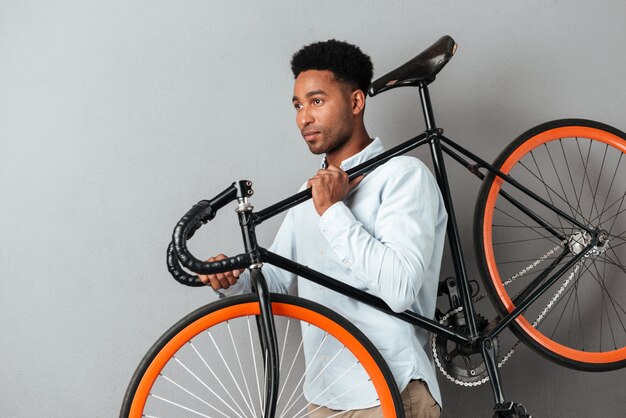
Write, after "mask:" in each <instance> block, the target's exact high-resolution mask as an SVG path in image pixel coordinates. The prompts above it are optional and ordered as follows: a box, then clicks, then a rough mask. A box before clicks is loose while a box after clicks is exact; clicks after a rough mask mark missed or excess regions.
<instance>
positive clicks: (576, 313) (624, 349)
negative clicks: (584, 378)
mask: <svg viewBox="0 0 626 418" xmlns="http://www.w3.org/2000/svg"><path fill="white" fill-rule="evenodd" d="M625 153H626V134H624V133H623V132H621V131H619V130H617V129H615V128H612V127H610V126H608V125H605V124H602V123H598V122H593V121H589V120H581V119H565V120H557V121H552V122H548V123H544V124H542V125H539V126H537V127H535V128H533V129H530V130H529V131H527V132H525V133H524V134H522V135H521V136H519V137H518V138H517V139H516V140H515V141H513V142H512V143H511V144H510V145H509V146H508V147H507V148H506V149H505V150H504V151H503V152H502V153H501V154H500V156H499V157H498V158H497V159H496V161H495V163H494V166H495V167H496V168H497V169H498V170H500V171H502V172H504V173H506V174H509V175H511V176H512V177H513V178H514V179H515V180H517V181H518V182H519V183H521V184H522V185H524V186H525V187H527V188H528V189H530V190H531V191H533V192H534V193H536V194H537V195H539V196H540V197H541V198H543V199H544V200H546V201H548V202H549V203H551V204H552V205H554V206H556V207H558V208H559V209H561V210H562V211H563V212H565V213H566V214H568V215H570V217H572V218H574V219H575V220H577V221H579V222H581V223H582V224H584V225H585V226H586V227H589V228H591V229H595V228H599V229H604V230H606V231H607V232H608V234H609V236H608V241H606V244H605V245H598V246H595V247H594V248H593V249H592V251H591V252H590V253H588V254H587V256H585V257H583V258H582V259H581V260H580V262H579V263H577V264H576V265H575V266H573V267H572V268H571V269H569V270H568V271H566V272H564V274H563V275H562V276H561V277H560V278H559V279H558V280H557V281H556V282H555V283H554V284H553V285H552V286H551V287H550V288H549V289H547V291H546V292H545V293H544V294H543V295H541V296H540V297H539V298H538V299H537V300H536V301H535V302H533V304H531V306H530V307H529V308H528V309H527V310H526V311H525V312H524V314H523V316H520V317H518V318H517V320H516V321H514V322H513V323H512V330H513V332H514V333H515V334H516V335H517V337H518V338H519V339H520V340H522V341H523V342H524V343H526V344H527V345H528V346H530V347H531V348H533V349H535V350H536V351H537V352H539V353H541V354H542V355H544V356H546V357H547V358H549V359H551V360H553V361H555V362H557V363H559V364H562V365H564V366H567V367H570V368H574V369H579V370H587V371H605V370H613V369H618V368H621V367H624V366H626V325H625V324H626V267H625V266H626V252H625V251H626V245H623V244H624V243H625V242H626V233H625V231H626V210H625V208H626V202H624V200H625V199H624V198H625V196H626V185H625V179H626V161H625V160H626V158H622V157H626V156H625V155H624V154H625ZM503 192H506V193H508V194H509V195H510V196H511V197H513V198H514V199H515V200H517V201H518V202H519V203H521V204H522V205H523V206H524V207H526V208H528V209H530V210H531V211H532V212H533V214H534V215H536V217H535V219H533V216H529V215H528V214H525V213H523V212H522V211H521V210H520V209H519V208H517V207H515V206H514V205H513V204H511V202H510V201H507V199H506V198H505V197H503V194H502V193H503ZM622 203H624V204H623V205H622ZM538 219H539V220H538ZM546 226H547V228H546ZM590 237H591V236H590V235H589V234H588V233H587V232H585V231H584V230H582V229H581V228H579V227H576V226H575V224H574V223H572V222H569V221H568V220H567V219H566V218H565V217H563V216H559V215H557V214H556V213H555V212H554V211H550V210H548V209H546V208H545V206H542V205H541V204H539V203H538V202H536V201H534V200H532V199H530V198H529V197H528V196H527V195H523V194H522V193H521V192H520V191H518V190H517V189H515V188H514V187H513V186H511V185H510V184H508V183H502V180H501V179H500V178H499V177H497V176H495V175H494V174H492V173H489V174H488V175H487V176H486V178H485V180H484V182H483V185H482V187H481V190H480V193H479V196H478V200H477V202H476V210H475V219H474V240H475V241H474V245H475V250H476V255H477V257H478V266H479V269H480V272H481V276H482V278H483V281H484V284H485V288H486V290H487V293H488V295H489V297H490V298H491V301H492V302H493V304H494V305H495V307H496V308H497V309H498V311H499V313H500V314H501V315H506V314H508V313H509V312H511V311H512V310H513V309H514V308H515V307H516V300H515V297H516V296H518V295H519V294H520V293H521V292H522V290H523V289H525V288H526V287H527V286H528V285H529V283H531V282H532V281H533V280H534V279H537V280H536V282H539V281H540V280H541V279H539V277H540V274H539V272H541V271H542V268H543V267H547V266H548V265H550V263H555V265H556V266H557V267H556V268H554V270H553V271H557V270H558V269H559V267H561V266H562V265H564V264H565V263H566V262H567V261H569V260H571V258H572V257H573V256H574V255H575V254H578V253H580V251H581V249H582V248H584V247H585V246H586V245H587V243H588V242H590ZM542 257H543V258H542ZM535 263H538V264H537V265H535ZM520 273H522V274H520ZM511 279H513V280H511ZM505 283H506V284H507V286H506V288H505ZM559 291H560V293H559ZM518 301H519V300H518ZM537 318H541V320H540V321H539V322H537Z"/></svg>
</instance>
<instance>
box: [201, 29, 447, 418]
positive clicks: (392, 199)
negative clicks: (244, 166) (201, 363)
mask: <svg viewBox="0 0 626 418" xmlns="http://www.w3.org/2000/svg"><path fill="white" fill-rule="evenodd" d="M291 68H292V71H293V74H294V77H295V84H294V94H293V105H294V108H295V110H296V123H297V125H298V128H299V129H300V131H301V133H302V137H303V138H304V140H305V142H306V144H307V146H308V147H309V150H310V151H311V152H312V153H314V154H320V155H321V154H323V155H324V160H323V163H322V168H321V169H320V170H319V171H318V172H317V173H316V174H315V175H314V176H312V177H311V178H310V179H309V180H308V181H307V183H306V184H305V185H304V186H303V188H305V187H310V188H312V194H313V199H312V200H309V201H307V202H305V203H303V204H301V205H298V206H296V207H294V208H292V209H291V210H290V211H289V212H288V213H287V216H286V218H285V220H284V222H283V224H282V225H281V227H280V229H279V231H278V234H277V236H276V239H275V241H274V243H273V244H272V247H271V248H270V250H271V251H273V252H276V253H278V254H280V255H282V256H284V257H287V258H290V259H293V260H295V261H297V262H299V263H301V264H304V265H307V266H309V267H311V268H313V269H315V270H318V271H320V272H322V273H324V274H327V275H329V276H331V277H335V278H337V279H339V280H342V281H344V282H346V283H347V284H349V285H351V286H354V287H357V288H359V289H363V290H365V291H367V292H369V293H371V294H372V295H375V296H377V297H379V298H381V299H383V300H384V301H385V302H386V303H387V304H388V305H389V306H390V307H391V309H393V310H394V311H396V312H401V311H404V310H407V309H410V310H412V311H414V312H417V313H419V314H422V315H425V316H427V317H430V318H432V317H434V311H435V301H436V293H437V284H438V279H439V268H440V264H441V255H442V252H443V243H444V237H445V227H446V221H447V214H446V212H445V208H444V205H443V200H442V198H441V194H440V192H439V189H438V187H437V184H436V182H435V180H434V178H433V176H432V175H431V173H430V172H429V170H428V169H427V168H426V167H425V166H424V164H423V163H421V162H420V161H419V160H417V159H415V158H412V157H408V156H401V157H396V158H393V159H392V160H390V161H389V162H387V163H385V164H383V165H381V166H380V167H378V168H377V169H376V170H374V171H373V172H371V173H369V174H368V175H367V176H366V177H364V178H363V177H362V178H359V179H355V180H354V181H353V182H352V183H350V182H348V176H347V174H346V173H345V171H346V170H348V169H350V168H352V167H354V166H356V165H358V164H360V163H363V162H365V161H367V160H368V159H370V158H372V157H374V156H376V155H379V154H381V153H382V152H383V151H384V149H383V145H382V142H381V141H380V139H378V138H374V139H372V138H371V137H370V136H369V134H368V133H367V131H366V129H365V125H364V123H363V113H364V110H365V92H366V91H367V87H368V86H369V84H370V82H371V79H372V75H373V68H372V63H371V60H370V58H369V57H368V56H367V55H365V54H363V52H362V51H361V50H360V49H359V48H358V47H356V46H354V45H351V44H348V43H345V42H340V41H336V40H329V41H326V42H318V43H314V44H311V45H308V46H305V47H304V48H302V49H301V50H300V51H298V52H296V54H294V56H293V58H292V61H291ZM223 258H225V256H224V255H223V254H220V255H218V256H216V257H214V258H211V259H210V260H211V261H213V260H220V259H223ZM263 273H264V275H265V277H266V278H267V281H268V284H269V286H270V290H271V291H279V292H286V291H287V289H288V288H289V287H290V285H291V283H292V282H293V280H294V279H295V278H296V277H295V276H293V275H292V274H290V273H288V272H285V271H282V270H280V269H278V268H275V267H273V266H271V265H265V266H263ZM201 279H202V281H203V282H204V283H207V284H210V285H211V286H212V287H213V289H215V290H219V291H220V292H221V293H223V294H227V295H230V294H235V293H239V292H241V291H244V290H247V289H249V288H250V284H249V278H248V275H247V273H243V270H240V271H233V272H229V273H224V274H216V275H209V276H201ZM298 291H299V293H300V295H301V296H303V297H305V298H307V299H311V300H314V301H317V302H319V303H321V304H323V305H325V306H328V307H329V308H331V309H333V310H336V311H337V312H339V313H340V314H341V315H343V316H344V317H346V318H347V319H348V320H349V321H351V322H353V323H354V324H355V325H356V326H357V327H358V328H359V329H360V330H361V331H363V333H364V334H365V335H367V337H368V338H369V339H370V340H371V341H372V343H373V344H374V345H375V346H376V347H377V348H378V350H379V351H380V352H381V354H382V356H383V358H384V359H385V361H386V362H387V364H388V365H389V368H390V369H391V372H392V373H393V375H394V377H395V379H396V382H397V384H398V387H399V388H400V390H401V391H402V398H403V401H404V406H405V413H406V416H407V417H408V418H410V417H420V418H421V417H438V416H439V414H440V411H441V408H440V405H441V395H440V391H439V387H438V385H437V380H436V376H435V370H434V367H433V364H432V362H431V360H430V357H429V355H428V354H427V353H428V351H429V350H428V347H429V343H428V333H427V332H425V331H424V330H421V329H416V328H414V327H413V326H411V325H410V324H407V323H405V322H402V321H400V320H398V319H396V318H393V317H391V316H389V315H385V314H384V313H381V312H379V311H377V310H375V309H373V308H370V307H369V306H366V305H364V304H361V303H359V302H356V301H353V300H349V299H348V298H346V297H345V296H342V295H340V294H337V293H334V292H332V291H330V290H327V289H324V288H321V287H320V286H317V285H315V284H313V283H311V282H308V281H307V280H303V279H300V281H299V282H298ZM305 342H306V340H305ZM318 342H319V341H318ZM306 343H307V344H315V341H313V342H311V341H308V342H306ZM328 373H331V371H328ZM357 383H358V382H349V383H348V384H354V385H356V384H357ZM318 385H319V383H318ZM319 389H322V388H319ZM309 390H310V391H315V390H316V388H315V383H314V384H313V385H312V387H311V388H309ZM355 392H358V393H355V394H354V395H352V396H351V398H350V400H349V401H346V402H344V403H343V404H333V403H332V402H331V403H330V404H329V406H330V407H331V408H332V409H328V408H326V407H321V408H318V407H317V406H314V407H311V408H310V409H309V410H310V411H313V410H314V412H312V413H311V415H310V416H312V417H327V416H331V415H334V414H336V413H337V411H338V410H339V411H341V410H348V409H349V410H351V412H350V413H349V414H345V415H343V414H342V415H341V416H349V417H359V418H361V417H376V416H381V412H380V407H377V406H376V405H377V404H378V402H377V400H376V398H375V394H372V393H369V392H366V391H363V392H359V391H355ZM327 395H328V396H327V397H326V399H332V396H331V395H330V394H327ZM314 403H319V404H322V405H325V404H326V403H325V402H314Z"/></svg>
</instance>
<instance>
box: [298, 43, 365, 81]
mask: <svg viewBox="0 0 626 418" xmlns="http://www.w3.org/2000/svg"><path fill="white" fill-rule="evenodd" d="M307 70H328V71H331V72H332V73H333V74H334V75H335V78H336V79H337V80H338V81H342V82H344V83H348V84H350V85H351V86H352V87H355V88H358V89H360V90H362V91H363V92H367V88H368V87H369V85H370V83H371V82H372V76H373V75H374V66H373V65H372V60H371V59H370V57H369V56H368V55H366V54H364V53H363V51H361V49H360V48H359V47H358V46H356V45H352V44H349V43H347V42H343V41H338V40H336V39H329V40H328V41H324V42H315V43H312V44H310V45H306V46H304V47H302V49H300V50H299V51H298V52H296V53H295V54H293V56H292V57H291V71H292V72H293V76H294V78H297V77H298V75H299V74H300V73H301V72H302V71H307Z"/></svg>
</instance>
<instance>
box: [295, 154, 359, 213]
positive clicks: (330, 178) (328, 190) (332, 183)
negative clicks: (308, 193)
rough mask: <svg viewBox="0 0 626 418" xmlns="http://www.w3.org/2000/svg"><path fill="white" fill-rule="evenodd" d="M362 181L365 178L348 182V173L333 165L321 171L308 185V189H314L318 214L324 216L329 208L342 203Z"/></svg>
mask: <svg viewBox="0 0 626 418" xmlns="http://www.w3.org/2000/svg"><path fill="white" fill-rule="evenodd" d="M362 179H363V176H360V177H358V178H356V179H354V180H353V181H351V182H348V175H347V174H346V172H345V171H343V170H342V169H340V168H339V167H335V166H333V165H329V166H328V169H326V170H323V169H322V170H319V171H318V172H317V174H316V175H314V176H313V177H311V178H310V179H309V181H308V183H307V187H311V188H312V189H313V190H312V194H313V204H314V205H315V210H316V211H317V213H318V214H319V215H320V216H322V215H323V214H324V212H326V210H327V209H328V208H329V207H331V206H332V205H334V204H335V203H337V202H341V201H342V200H343V199H344V197H346V195H347V194H348V192H349V191H350V190H351V189H352V188H354V187H355V186H356V185H357V184H359V182H360V181H361V180H362Z"/></svg>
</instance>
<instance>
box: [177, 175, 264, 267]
mask: <svg viewBox="0 0 626 418" xmlns="http://www.w3.org/2000/svg"><path fill="white" fill-rule="evenodd" d="M236 197H237V189H236V188H235V186H234V184H233V185H231V186H230V187H229V188H227V189H226V190H224V191H223V192H222V193H220V194H219V195H218V196H216V197H215V198H213V199H212V200H211V201H206V200H202V201H200V202H198V203H197V204H195V205H194V206H193V207H192V208H191V209H190V210H189V212H187V213H186V214H185V216H183V217H182V218H181V220H180V221H178V224H176V227H175V228H174V233H173V237H172V241H173V243H174V252H175V254H176V256H177V258H178V261H179V262H180V263H181V264H182V265H183V267H185V268H186V269H188V270H191V271H193V272H195V273H199V274H215V273H222V272H225V271H230V270H236V269H240V268H245V267H248V266H249V265H250V264H251V263H252V258H251V257H250V255H249V254H239V255H237V256H234V257H229V258H226V259H224V260H220V261H212V262H209V261H201V260H199V259H197V258H195V257H194V256H193V255H192V254H191V253H190V252H189V250H188V249H187V240H188V239H189V235H190V234H192V233H193V232H195V231H196V230H197V229H198V228H199V223H200V222H202V220H201V219H202V218H203V217H205V218H206V220H210V219H212V218H213V217H214V216H215V213H216V212H217V210H218V209H220V208H221V207H223V206H224V205H226V204H227V203H228V202H230V201H232V200H234V199H235V198H236Z"/></svg>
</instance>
